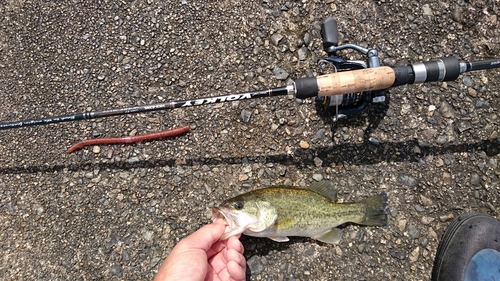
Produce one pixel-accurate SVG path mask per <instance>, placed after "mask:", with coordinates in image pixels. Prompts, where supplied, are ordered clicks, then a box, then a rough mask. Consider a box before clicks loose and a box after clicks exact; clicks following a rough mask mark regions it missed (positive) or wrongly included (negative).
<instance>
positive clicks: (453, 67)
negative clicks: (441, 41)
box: [441, 57, 460, 81]
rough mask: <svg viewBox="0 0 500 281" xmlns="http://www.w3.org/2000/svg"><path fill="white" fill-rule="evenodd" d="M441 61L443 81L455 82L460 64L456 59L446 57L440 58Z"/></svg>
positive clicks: (458, 74)
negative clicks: (443, 71)
mask: <svg viewBox="0 0 500 281" xmlns="http://www.w3.org/2000/svg"><path fill="white" fill-rule="evenodd" d="M441 61H442V62H443V63H444V68H445V70H446V74H445V75H444V79H443V81H453V80H456V79H457V78H458V76H460V62H459V61H458V59H457V58H456V57H446V58H442V59H441Z"/></svg>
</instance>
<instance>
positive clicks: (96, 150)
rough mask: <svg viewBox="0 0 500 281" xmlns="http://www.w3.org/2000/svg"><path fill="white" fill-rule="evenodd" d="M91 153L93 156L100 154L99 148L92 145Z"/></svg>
mask: <svg viewBox="0 0 500 281" xmlns="http://www.w3.org/2000/svg"><path fill="white" fill-rule="evenodd" d="M92 152H94V153H95V154H99V153H101V147H100V146H98V145H94V147H93V148H92Z"/></svg>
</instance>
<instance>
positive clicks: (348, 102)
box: [316, 18, 385, 121]
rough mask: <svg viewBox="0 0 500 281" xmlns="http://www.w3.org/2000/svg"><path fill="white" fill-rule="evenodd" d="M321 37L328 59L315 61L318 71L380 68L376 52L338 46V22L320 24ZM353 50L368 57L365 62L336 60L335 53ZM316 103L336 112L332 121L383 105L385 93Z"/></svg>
mask: <svg viewBox="0 0 500 281" xmlns="http://www.w3.org/2000/svg"><path fill="white" fill-rule="evenodd" d="M321 36H322V38H323V49H324V50H325V52H326V53H327V54H328V56H327V57H325V58H322V59H320V60H319V61H318V65H319V66H320V67H321V68H324V67H326V65H327V64H332V65H333V67H334V69H335V72H337V71H349V70H356V69H364V68H374V67H379V66H380V59H379V57H378V51H377V50H375V49H367V48H363V47H361V46H358V45H355V44H345V45H340V46H339V45H338V33H337V21H336V20H335V19H333V18H326V19H325V20H324V21H323V23H322V24H321ZM346 49H351V50H355V51H357V52H359V53H361V54H363V55H365V56H366V57H367V60H366V62H365V61H363V60H345V59H343V58H342V57H339V56H337V54H336V53H337V52H338V51H341V50H346ZM316 100H317V101H318V102H319V103H320V104H322V105H323V106H324V108H325V109H335V116H334V117H332V119H333V120H334V121H337V120H338V119H341V118H344V117H347V116H348V115H355V114H357V113H360V112H362V111H363V110H365V109H366V108H367V106H368V105H369V104H370V103H383V102H385V91H384V90H377V91H364V92H353V93H348V94H343V95H334V96H318V97H317V98H316Z"/></svg>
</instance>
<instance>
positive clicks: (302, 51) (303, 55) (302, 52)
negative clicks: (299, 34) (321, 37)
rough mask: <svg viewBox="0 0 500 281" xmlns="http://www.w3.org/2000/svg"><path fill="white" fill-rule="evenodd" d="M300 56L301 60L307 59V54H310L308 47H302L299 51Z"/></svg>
mask: <svg viewBox="0 0 500 281" xmlns="http://www.w3.org/2000/svg"><path fill="white" fill-rule="evenodd" d="M297 53H298V55H299V60H302V61H303V60H306V59H307V54H308V51H307V48H306V47H302V48H300V49H299V50H298V51H297Z"/></svg>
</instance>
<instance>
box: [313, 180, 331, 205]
mask: <svg viewBox="0 0 500 281" xmlns="http://www.w3.org/2000/svg"><path fill="white" fill-rule="evenodd" d="M306 189H309V190H311V191H314V192H316V193H318V194H319V195H322V196H325V197H326V198H328V199H330V201H332V202H337V190H335V188H334V187H333V184H332V182H331V181H326V180H324V181H319V182H315V183H313V184H311V185H310V186H308V187H306Z"/></svg>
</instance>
